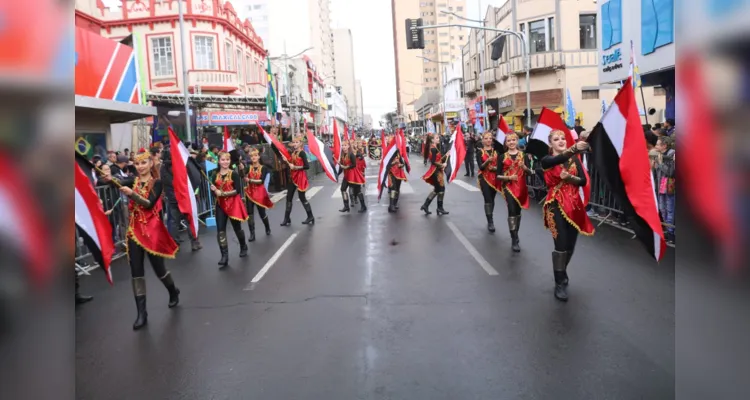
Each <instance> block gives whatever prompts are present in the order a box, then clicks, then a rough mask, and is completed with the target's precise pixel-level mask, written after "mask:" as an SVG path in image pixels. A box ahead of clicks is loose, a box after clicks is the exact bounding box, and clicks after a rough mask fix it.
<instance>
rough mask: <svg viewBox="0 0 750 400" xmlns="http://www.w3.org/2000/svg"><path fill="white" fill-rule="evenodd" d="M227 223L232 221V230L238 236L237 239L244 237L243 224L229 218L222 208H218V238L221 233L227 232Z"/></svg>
mask: <svg viewBox="0 0 750 400" xmlns="http://www.w3.org/2000/svg"><path fill="white" fill-rule="evenodd" d="M227 221H230V223H231V224H232V229H234V234H235V235H237V238H238V239H239V238H240V237H242V222H240V221H237V220H236V219H231V218H229V216H228V215H227V214H226V213H225V212H224V210H222V209H221V207H218V206H217V207H216V234H217V237H218V235H220V233H221V232H226V231H227Z"/></svg>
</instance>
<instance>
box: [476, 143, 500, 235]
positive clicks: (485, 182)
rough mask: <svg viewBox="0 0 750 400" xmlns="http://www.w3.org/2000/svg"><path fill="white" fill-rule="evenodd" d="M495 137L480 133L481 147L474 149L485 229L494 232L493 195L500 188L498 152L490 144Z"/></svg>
mask: <svg viewBox="0 0 750 400" xmlns="http://www.w3.org/2000/svg"><path fill="white" fill-rule="evenodd" d="M494 140H495V137H494V136H493V135H492V133H490V132H487V133H485V134H484V135H482V147H481V148H478V149H477V151H476V159H477V165H478V166H479V177H478V178H477V180H478V181H479V189H481V191H482V197H484V215H485V216H486V217H487V230H488V231H490V232H495V222H494V218H493V212H494V210H495V196H496V195H497V192H498V191H499V190H500V189H499V188H498V186H497V183H496V182H497V179H496V176H497V159H498V154H497V151H495V148H494V147H493V146H492V145H493V142H494Z"/></svg>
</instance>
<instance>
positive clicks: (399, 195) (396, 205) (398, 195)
mask: <svg viewBox="0 0 750 400" xmlns="http://www.w3.org/2000/svg"><path fill="white" fill-rule="evenodd" d="M400 197H401V191H399V190H397V191H396V198H394V199H393V208H395V209H396V211H398V199H399V198H400Z"/></svg>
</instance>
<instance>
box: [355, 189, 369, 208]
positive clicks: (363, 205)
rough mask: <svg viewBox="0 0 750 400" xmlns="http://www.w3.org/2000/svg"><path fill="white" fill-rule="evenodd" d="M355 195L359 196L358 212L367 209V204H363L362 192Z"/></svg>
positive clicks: (363, 196) (363, 195)
mask: <svg viewBox="0 0 750 400" xmlns="http://www.w3.org/2000/svg"><path fill="white" fill-rule="evenodd" d="M357 197H358V198H359V211H358V212H360V213H363V212H366V211H367V205H366V204H365V194H364V193H362V192H359V193H357Z"/></svg>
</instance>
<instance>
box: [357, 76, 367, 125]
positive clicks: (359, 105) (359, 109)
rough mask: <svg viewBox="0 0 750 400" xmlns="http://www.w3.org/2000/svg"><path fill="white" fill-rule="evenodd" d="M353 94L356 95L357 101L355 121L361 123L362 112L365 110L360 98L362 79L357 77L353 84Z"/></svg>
mask: <svg viewBox="0 0 750 400" xmlns="http://www.w3.org/2000/svg"><path fill="white" fill-rule="evenodd" d="M354 95H355V96H356V99H355V100H356V102H357V122H358V123H359V124H362V123H364V118H363V114H364V113H365V110H364V104H363V98H362V81H360V80H359V79H357V81H356V83H355V86H354Z"/></svg>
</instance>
